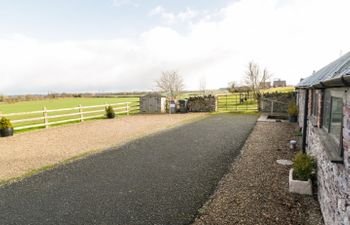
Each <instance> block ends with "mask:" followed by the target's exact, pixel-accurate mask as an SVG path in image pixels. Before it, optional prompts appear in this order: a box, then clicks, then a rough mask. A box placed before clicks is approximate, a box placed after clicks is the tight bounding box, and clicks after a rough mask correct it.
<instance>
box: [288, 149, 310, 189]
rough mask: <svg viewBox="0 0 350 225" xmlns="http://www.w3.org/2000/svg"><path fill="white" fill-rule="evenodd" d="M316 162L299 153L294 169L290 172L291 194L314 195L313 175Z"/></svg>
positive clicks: (295, 158)
mask: <svg viewBox="0 0 350 225" xmlns="http://www.w3.org/2000/svg"><path fill="white" fill-rule="evenodd" d="M314 167H315V161H314V159H313V158H312V157H310V156H309V155H306V154H304V153H301V152H299V153H297V154H296V155H295V157H294V160H293V168H292V169H290V171H289V192H292V193H298V194H305V195H312V184H311V179H310V178H311V175H312V172H313V169H314Z"/></svg>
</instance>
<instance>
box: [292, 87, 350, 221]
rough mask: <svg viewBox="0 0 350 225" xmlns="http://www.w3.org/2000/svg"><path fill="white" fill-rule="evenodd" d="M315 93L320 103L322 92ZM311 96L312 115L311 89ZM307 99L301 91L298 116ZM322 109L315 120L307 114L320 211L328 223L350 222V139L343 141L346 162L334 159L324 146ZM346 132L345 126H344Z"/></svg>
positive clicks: (348, 119)
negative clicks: (338, 161)
mask: <svg viewBox="0 0 350 225" xmlns="http://www.w3.org/2000/svg"><path fill="white" fill-rule="evenodd" d="M315 93H316V94H318V95H319V98H318V99H319V101H318V103H317V104H318V105H319V106H321V105H322V93H321V91H320V90H317V91H315ZM309 97H310V98H309V109H308V110H309V113H310V114H309V115H311V106H312V91H310V93H309ZM347 98H349V99H350V96H345V97H344V112H346V110H350V105H346V102H347V101H346V99H347ZM304 99H305V91H299V96H298V104H299V107H300V108H299V110H300V112H301V113H300V114H299V116H301V114H302V111H303V101H304ZM319 109H320V108H319ZM321 110H322V109H320V110H319V114H318V118H316V119H315V120H312V118H311V116H309V117H308V118H309V119H308V130H307V149H306V150H307V153H308V154H310V155H312V156H314V157H315V158H316V160H317V183H318V199H319V202H320V206H321V211H322V214H323V217H324V221H325V225H350V140H348V139H347V138H344V140H343V143H344V162H343V163H342V164H338V163H333V162H331V160H330V158H329V156H328V154H327V150H326V147H325V146H326V144H325V139H324V138H323V136H324V135H326V133H325V131H323V129H322V128H321V121H322V120H321ZM349 115H350V114H349V113H345V116H344V125H345V126H347V125H350V116H349ZM299 119H300V118H299ZM300 121H301V120H300ZM300 121H299V122H300ZM347 123H349V124H347ZM344 132H345V128H343V133H344ZM348 132H349V130H348ZM344 136H346V135H344Z"/></svg>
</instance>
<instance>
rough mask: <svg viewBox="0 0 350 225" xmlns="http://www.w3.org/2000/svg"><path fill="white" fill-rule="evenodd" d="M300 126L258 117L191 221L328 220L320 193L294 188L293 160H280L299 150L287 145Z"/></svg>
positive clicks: (286, 223) (245, 224)
mask: <svg viewBox="0 0 350 225" xmlns="http://www.w3.org/2000/svg"><path fill="white" fill-rule="evenodd" d="M295 130H296V126H295V124H291V123H270V122H258V123H257V125H256V126H255V128H254V130H253V132H252V133H251V135H250V136H249V138H248V139H247V141H246V143H245V145H244V147H243V149H242V154H241V155H240V157H239V160H236V161H235V162H234V163H233V164H232V165H231V169H230V171H229V172H228V173H227V174H226V175H225V176H224V178H223V179H222V180H221V181H220V185H219V186H218V189H217V190H216V192H215V194H214V195H213V196H212V197H211V198H210V201H208V202H207V203H206V204H205V206H204V207H203V208H202V209H201V210H200V212H201V215H199V216H198V218H197V219H196V221H195V223H193V224H192V225H226V224H235V225H323V221H322V215H321V211H320V207H319V204H318V202H317V196H313V197H311V196H305V195H298V194H291V193H289V191H288V175H289V169H290V166H283V165H279V164H277V163H276V160H278V159H292V158H293V156H294V155H295V152H293V151H291V150H290V149H289V146H288V143H289V141H290V140H291V139H295V138H296V137H295V136H294V133H295Z"/></svg>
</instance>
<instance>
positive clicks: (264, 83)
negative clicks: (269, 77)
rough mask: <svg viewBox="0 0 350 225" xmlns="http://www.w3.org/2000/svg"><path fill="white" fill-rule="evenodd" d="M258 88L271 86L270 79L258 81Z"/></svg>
mask: <svg viewBox="0 0 350 225" xmlns="http://www.w3.org/2000/svg"><path fill="white" fill-rule="evenodd" d="M260 88H262V89H269V88H271V82H270V81H265V82H261V83H260Z"/></svg>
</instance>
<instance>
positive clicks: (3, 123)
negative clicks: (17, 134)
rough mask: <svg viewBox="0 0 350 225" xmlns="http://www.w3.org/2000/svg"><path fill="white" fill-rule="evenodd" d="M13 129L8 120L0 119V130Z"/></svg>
mask: <svg viewBox="0 0 350 225" xmlns="http://www.w3.org/2000/svg"><path fill="white" fill-rule="evenodd" d="M7 128H13V126H12V123H11V121H10V120H9V119H7V118H5V117H2V118H1V119H0V129H7Z"/></svg>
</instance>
